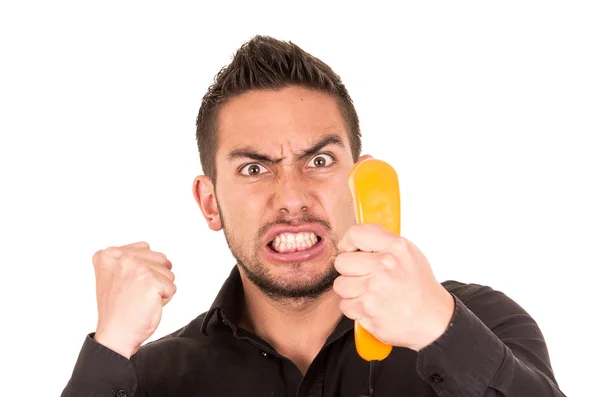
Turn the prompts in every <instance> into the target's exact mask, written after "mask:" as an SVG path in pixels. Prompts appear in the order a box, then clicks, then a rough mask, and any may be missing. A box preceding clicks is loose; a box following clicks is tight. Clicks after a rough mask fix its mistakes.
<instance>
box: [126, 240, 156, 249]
mask: <svg viewBox="0 0 600 397" xmlns="http://www.w3.org/2000/svg"><path fill="white" fill-rule="evenodd" d="M119 248H122V249H125V250H128V249H147V250H149V249H150V244H148V243H147V242H145V241H138V242H136V243H131V244H127V245H122V246H120V247H119Z"/></svg>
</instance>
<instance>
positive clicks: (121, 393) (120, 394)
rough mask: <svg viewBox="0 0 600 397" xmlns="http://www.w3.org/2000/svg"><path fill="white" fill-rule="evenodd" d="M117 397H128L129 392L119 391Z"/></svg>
mask: <svg viewBox="0 0 600 397" xmlns="http://www.w3.org/2000/svg"><path fill="white" fill-rule="evenodd" d="M115 397H127V392H126V391H125V390H119V391H118V392H117V393H116V394H115Z"/></svg>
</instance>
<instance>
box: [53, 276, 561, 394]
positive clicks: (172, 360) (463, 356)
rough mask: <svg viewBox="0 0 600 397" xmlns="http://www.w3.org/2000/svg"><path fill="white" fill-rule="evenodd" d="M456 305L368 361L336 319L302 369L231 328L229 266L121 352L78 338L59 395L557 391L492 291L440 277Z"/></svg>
mask: <svg viewBox="0 0 600 397" xmlns="http://www.w3.org/2000/svg"><path fill="white" fill-rule="evenodd" d="M443 285H444V287H445V288H446V289H447V290H448V291H449V292H450V293H451V294H452V295H453V297H454V298H455V301H456V309H455V313H454V315H453V318H452V321H451V324H450V326H449V327H448V329H447V330H446V332H445V333H444V334H443V335H442V336H441V337H440V338H439V339H438V340H436V341H435V342H434V343H432V344H431V345H429V346H427V347H426V348H424V349H423V350H421V351H420V352H418V353H417V352H415V351H413V350H410V349H406V348H401V347H394V348H393V350H392V353H391V354H390V355H389V356H388V357H387V358H386V359H385V360H383V361H381V362H375V363H373V364H369V363H368V362H365V361H364V360H363V359H361V358H360V357H359V356H358V354H357V353H356V348H355V345H354V333H353V325H354V323H353V321H351V320H350V319H348V318H345V317H344V318H343V319H342V320H341V321H340V323H339V324H338V325H337V327H336V329H335V330H334V332H333V333H332V334H331V335H330V336H329V338H328V340H327V342H326V343H325V345H324V346H323V348H322V349H321V351H320V352H319V354H318V355H317V356H316V358H315V359H314V361H313V362H312V363H311V365H310V367H309V368H308V371H307V372H306V375H305V376H302V374H301V373H300V371H299V370H298V368H297V367H296V366H295V365H294V364H293V363H292V362H291V361H290V360H289V359H287V358H286V357H283V356H281V355H280V354H278V353H277V352H276V351H275V350H274V349H273V348H272V347H271V346H270V345H269V344H268V343H266V342H265V341H263V340H261V339H260V338H258V337H257V336H255V335H253V334H251V333H249V332H247V331H245V330H243V329H239V328H236V327H235V325H234V324H235V323H236V320H237V319H238V318H239V315H240V310H241V305H240V302H241V294H242V283H241V279H240V275H239V272H238V270H237V268H236V267H235V268H234V269H233V271H232V273H231V275H230V277H229V278H228V279H227V280H226V282H225V283H224V285H223V287H222V288H221V291H220V292H219V294H218V296H217V298H216V299H215V301H214V303H213V305H212V307H211V308H210V310H209V311H208V312H206V313H204V314H202V315H200V316H199V317H198V318H196V319H195V320H193V321H192V322H190V323H189V324H188V325H186V326H185V327H183V328H181V329H180V330H178V331H176V332H174V333H172V334H170V335H168V336H165V337H163V338H161V339H159V340H156V341H153V342H150V343H147V344H146V345H144V346H142V347H141V348H140V349H139V351H138V352H137V353H136V354H135V355H134V356H133V357H131V360H128V359H127V358H125V357H123V356H121V355H119V354H117V353H115V352H113V351H112V350H110V349H108V348H106V347H104V346H103V345H100V344H98V343H97V342H96V341H94V339H93V334H90V335H88V336H87V337H86V338H85V341H84V343H83V347H82V349H81V352H80V355H79V358H78V360H77V363H76V365H75V368H74V371H73V374H72V377H71V379H70V380H69V382H68V384H67V386H66V388H65V389H64V391H63V393H62V397H101V396H106V397H142V396H143V397H166V396H177V397H202V396H210V397H214V396H224V397H226V396H232V397H233V396H240V397H241V396H243V397H252V396H261V397H267V396H282V397H296V396H298V397H300V396H302V397H304V396H306V397H308V396H315V397H316V396H319V397H321V396H323V397H333V396H340V397H359V396H361V395H364V396H369V395H373V396H376V397H387V396H407V397H429V396H431V397H433V396H461V397H492V396H494V397H496V396H505V397H550V396H564V394H563V393H561V391H560V390H559V388H558V386H557V382H556V379H555V377H554V374H553V372H552V368H551V365H550V359H549V357H548V351H547V348H546V343H545V341H544V338H543V336H542V333H541V332H540V329H539V328H538V326H537V324H536V323H535V321H534V320H533V319H532V318H531V317H530V316H529V315H528V314H527V313H526V312H525V310H523V308H521V307H520V306H519V305H518V304H517V303H515V302H514V301H513V300H511V299H510V298H508V297H507V296H506V295H504V294H503V293H501V292H498V291H495V290H493V289H491V288H489V287H485V286H481V285H477V284H464V283H459V282H456V281H447V282H444V283H443Z"/></svg>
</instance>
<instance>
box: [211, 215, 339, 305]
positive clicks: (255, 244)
mask: <svg viewBox="0 0 600 397" xmlns="http://www.w3.org/2000/svg"><path fill="white" fill-rule="evenodd" d="M217 207H219V206H218V204H217ZM219 214H220V217H221V222H222V225H223V232H224V234H225V240H226V242H227V245H228V247H229V249H230V251H231V253H232V255H233V257H234V258H235V260H236V261H237V264H238V265H239V266H240V268H241V269H242V271H243V272H244V274H245V275H246V277H247V278H248V280H249V281H250V282H251V283H253V284H254V285H255V286H256V287H258V289H259V290H260V291H262V292H263V293H264V294H265V295H266V296H268V297H269V298H270V299H273V300H276V301H278V302H281V303H301V302H302V303H304V302H308V301H314V300H316V299H317V298H319V297H320V296H322V295H323V294H324V293H325V292H327V291H329V290H330V289H331V288H332V287H333V282H334V281H335V279H336V278H337V277H338V276H339V273H338V272H337V270H336V269H335V265H334V263H335V257H336V255H335V254H334V255H333V256H332V258H331V260H330V263H329V265H328V266H327V268H326V269H325V270H324V271H323V272H321V274H314V275H312V276H309V275H306V274H303V273H302V270H301V268H302V263H291V264H286V265H285V266H286V267H287V268H288V269H289V270H290V271H289V272H288V273H289V274H290V275H289V276H286V277H285V278H286V279H285V280H278V279H277V278H276V277H275V276H274V275H273V274H271V273H270V272H269V269H268V267H267V266H266V265H265V264H264V263H262V262H261V261H260V260H259V259H258V252H259V250H260V249H262V248H263V247H262V242H261V240H262V236H263V235H264V233H265V232H266V231H267V230H269V229H270V228H271V227H273V226H274V225H278V224H283V225H290V226H291V225H298V224H305V223H319V224H321V225H322V226H323V227H324V228H325V230H327V232H328V233H327V234H328V235H327V236H325V237H326V241H327V243H328V244H332V246H333V247H334V251H335V253H337V249H336V247H337V243H338V242H337V239H335V238H334V236H333V233H331V226H330V225H329V223H328V222H325V221H323V220H320V219H316V218H314V217H312V216H305V217H303V218H302V219H301V220H300V221H299V222H290V221H286V220H278V221H275V222H273V223H269V224H267V225H265V226H263V227H262V228H261V229H260V231H259V232H258V233H256V236H255V238H254V239H253V241H252V244H251V246H252V251H251V253H248V252H244V249H243V247H242V244H240V243H239V242H238V241H236V239H235V238H234V236H233V233H232V230H231V229H233V228H235V225H229V224H228V223H227V222H226V221H225V219H224V217H223V215H222V214H223V212H222V211H221V209H220V208H219ZM303 276H305V277H303Z"/></svg>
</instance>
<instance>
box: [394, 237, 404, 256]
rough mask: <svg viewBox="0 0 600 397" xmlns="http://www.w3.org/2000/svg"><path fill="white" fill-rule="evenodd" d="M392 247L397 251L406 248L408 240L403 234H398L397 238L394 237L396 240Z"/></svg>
mask: <svg viewBox="0 0 600 397" xmlns="http://www.w3.org/2000/svg"><path fill="white" fill-rule="evenodd" d="M390 248H391V249H392V251H396V252H399V251H402V250H405V249H406V240H404V238H403V237H401V236H396V238H394V240H393V241H392V243H391V244H390Z"/></svg>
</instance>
